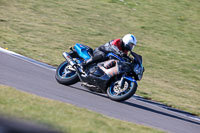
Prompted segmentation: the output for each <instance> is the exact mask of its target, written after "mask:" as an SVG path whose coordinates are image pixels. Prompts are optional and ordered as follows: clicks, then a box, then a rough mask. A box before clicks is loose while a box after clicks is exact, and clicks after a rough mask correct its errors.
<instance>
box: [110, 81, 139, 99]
mask: <svg viewBox="0 0 200 133" xmlns="http://www.w3.org/2000/svg"><path fill="white" fill-rule="evenodd" d="M116 82H117V81H116ZM116 82H113V83H111V85H110V86H109V87H108V89H107V95H108V97H109V98H110V99H111V100H114V101H118V102H121V101H125V100H127V99H129V98H130V97H132V96H133V95H134V94H135V92H136V90H137V84H136V83H134V82H130V81H126V82H127V84H128V88H127V89H126V90H124V91H123V92H120V93H119V94H118V93H117V92H116V90H115V87H117V86H118V84H116ZM120 89H121V88H120Z"/></svg>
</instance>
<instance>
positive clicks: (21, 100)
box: [0, 85, 162, 133]
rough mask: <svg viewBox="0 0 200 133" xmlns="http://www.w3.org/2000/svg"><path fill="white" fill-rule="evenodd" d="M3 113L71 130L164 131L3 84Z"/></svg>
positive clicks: (110, 132) (87, 132) (84, 132)
mask: <svg viewBox="0 0 200 133" xmlns="http://www.w3.org/2000/svg"><path fill="white" fill-rule="evenodd" d="M0 92H1V93H0V112H1V113H2V111H3V113H5V112H6V114H9V115H11V116H15V117H16V116H17V117H19V118H21V119H26V120H30V121H35V122H37V123H45V124H48V125H52V126H53V127H54V128H55V129H57V130H59V131H63V132H68V133H102V132H104V133H122V132H123V133H133V132H137V133H161V132H162V131H159V130H157V129H152V128H149V127H145V126H140V125H137V124H133V123H129V122H125V121H120V120H116V119H113V118H109V117H106V116H103V115H101V114H98V113H94V112H92V111H88V110H86V109H83V108H78V107H75V106H73V105H69V104H66V103H62V102H59V101H54V100H50V99H47V98H41V97H39V96H36V95H32V94H28V93H25V92H21V91H18V90H16V89H13V88H10V87H7V86H2V85H0Z"/></svg>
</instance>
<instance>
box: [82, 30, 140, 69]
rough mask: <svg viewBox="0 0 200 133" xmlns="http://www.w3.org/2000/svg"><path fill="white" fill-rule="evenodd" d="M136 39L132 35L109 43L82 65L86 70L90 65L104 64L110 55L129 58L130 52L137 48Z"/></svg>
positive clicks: (97, 49)
mask: <svg viewBox="0 0 200 133" xmlns="http://www.w3.org/2000/svg"><path fill="white" fill-rule="evenodd" d="M136 43H137V40H136V37H135V36H134V35H132V34H127V35H125V36H124V37H123V38H122V39H114V40H112V41H109V42H108V43H106V44H104V45H101V46H99V47H97V48H96V49H95V50H94V52H93V56H92V58H90V59H89V60H87V61H84V62H83V63H82V67H83V69H85V68H86V67H87V66H88V65H89V64H92V63H97V62H102V61H105V60H107V57H106V55H107V54H108V53H114V54H117V55H119V56H127V54H128V51H131V50H133V49H134V47H135V46H136Z"/></svg>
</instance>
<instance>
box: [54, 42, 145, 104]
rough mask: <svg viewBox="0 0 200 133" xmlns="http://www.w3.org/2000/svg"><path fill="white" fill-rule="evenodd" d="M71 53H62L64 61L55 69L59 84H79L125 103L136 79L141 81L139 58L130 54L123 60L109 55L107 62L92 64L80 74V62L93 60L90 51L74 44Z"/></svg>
mask: <svg viewBox="0 0 200 133" xmlns="http://www.w3.org/2000/svg"><path fill="white" fill-rule="evenodd" d="M70 50H71V51H70V52H64V53H63V56H64V58H65V59H66V61H64V62H63V63H61V64H60V65H59V66H58V67H57V69H56V75H55V78H56V80H57V81H58V82H59V83H60V84H64V85H72V84H75V83H77V82H78V81H81V85H82V86H84V87H86V88H87V89H89V90H91V91H95V92H98V93H104V94H107V95H108V97H109V98H110V99H111V100H114V101H124V100H127V99H129V98H130V97H132V96H133V95H134V94H135V92H136V90H137V87H138V84H137V80H141V79H142V77H143V72H144V67H143V65H142V56H140V55H138V54H136V53H134V52H132V51H130V54H129V56H123V57H122V56H119V55H116V54H114V53H108V54H107V58H108V60H106V61H104V62H99V63H94V64H91V65H89V66H88V67H87V68H85V70H84V71H83V68H82V66H81V63H82V62H83V61H84V60H88V59H90V58H92V55H93V49H92V48H90V47H88V46H86V45H83V44H79V43H77V44H75V45H74V47H73V48H72V47H71V48H70ZM131 56H132V57H131Z"/></svg>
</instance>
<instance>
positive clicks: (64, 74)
mask: <svg viewBox="0 0 200 133" xmlns="http://www.w3.org/2000/svg"><path fill="white" fill-rule="evenodd" d="M67 66H68V62H65V63H64V64H62V66H61V67H60V68H59V69H58V75H59V77H60V78H64V79H66V78H70V77H73V76H75V75H76V71H71V70H68V69H66V67H67Z"/></svg>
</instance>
